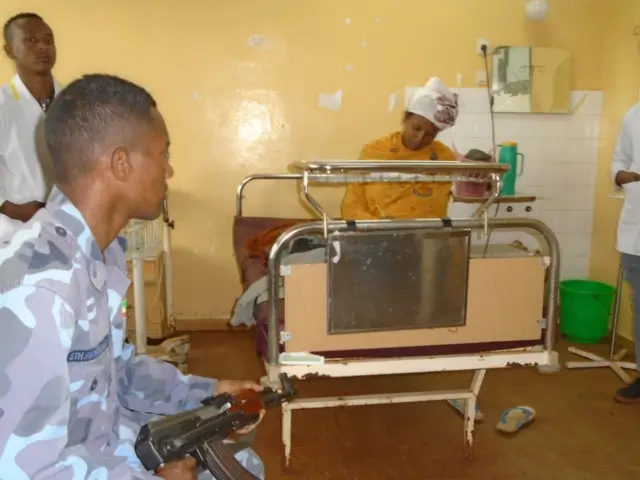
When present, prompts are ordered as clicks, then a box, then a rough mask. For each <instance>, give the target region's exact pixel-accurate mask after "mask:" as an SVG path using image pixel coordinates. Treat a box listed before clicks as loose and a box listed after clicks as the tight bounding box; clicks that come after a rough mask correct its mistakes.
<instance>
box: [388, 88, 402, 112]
mask: <svg viewBox="0 0 640 480" xmlns="http://www.w3.org/2000/svg"><path fill="white" fill-rule="evenodd" d="M399 94H400V92H393V93H392V94H390V95H389V103H388V106H387V109H388V110H389V112H393V111H394V110H395V109H396V107H397V106H398V95H399Z"/></svg>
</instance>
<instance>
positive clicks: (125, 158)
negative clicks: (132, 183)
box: [111, 147, 132, 182]
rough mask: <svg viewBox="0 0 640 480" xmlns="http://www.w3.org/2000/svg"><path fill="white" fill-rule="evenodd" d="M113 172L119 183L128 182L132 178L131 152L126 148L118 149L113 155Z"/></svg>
mask: <svg viewBox="0 0 640 480" xmlns="http://www.w3.org/2000/svg"><path fill="white" fill-rule="evenodd" d="M111 172H112V173H113V176H114V177H115V179H116V180H118V181H119V182H126V181H127V180H128V178H129V177H130V176H131V172H132V169H131V159H130V156H129V150H127V149H126V148H124V147H118V148H116V149H115V150H114V151H113V153H112V154H111Z"/></svg>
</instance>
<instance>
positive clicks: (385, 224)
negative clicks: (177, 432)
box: [267, 218, 560, 365]
mask: <svg viewBox="0 0 640 480" xmlns="http://www.w3.org/2000/svg"><path fill="white" fill-rule="evenodd" d="M487 224H488V226H489V227H490V228H520V229H525V228H530V229H532V230H536V231H537V232H538V233H540V234H541V235H542V236H543V237H544V239H545V240H546V242H547V245H548V247H549V256H550V260H551V262H550V265H549V282H548V287H547V312H546V317H547V326H546V330H545V338H544V346H545V349H546V350H547V351H551V350H553V346H554V344H555V328H556V322H555V318H556V301H557V298H556V296H557V292H558V279H559V277H560V245H559V243H558V239H557V237H556V236H555V234H554V233H553V231H552V230H551V229H550V228H549V227H548V226H547V225H546V224H544V223H542V222H541V221H539V220H534V219H530V218H491V219H489V220H487ZM484 226H485V222H484V220H483V219H478V218H469V219H467V218H465V219H451V228H452V229H455V230H466V229H472V230H480V229H483V228H484ZM354 228H355V229H357V230H363V231H377V232H380V231H387V230H397V229H406V230H443V229H445V226H444V223H443V222H442V220H441V219H439V218H431V219H420V220H365V221H361V222H356V225H355V227H354V226H353V225H351V224H347V222H346V221H343V220H332V221H329V222H326V223H325V222H318V221H316V222H309V223H303V224H300V225H294V226H293V227H291V228H289V229H288V230H286V231H285V232H284V233H282V234H281V235H280V236H279V237H278V239H277V240H276V241H275V243H274V244H273V246H272V247H271V250H270V251H269V274H268V277H267V285H268V289H267V291H268V295H269V299H268V301H269V323H268V339H269V348H268V361H269V364H270V365H277V363H278V357H279V354H280V349H279V344H280V340H279V335H280V332H279V325H278V315H277V311H276V305H277V300H278V277H279V276H280V259H281V257H282V252H283V251H284V247H285V246H287V245H288V244H289V242H291V240H293V239H294V238H296V237H300V236H304V235H311V234H316V235H323V234H324V232H325V229H326V231H327V232H330V233H333V232H340V231H345V230H351V231H352V230H353V229H354Z"/></svg>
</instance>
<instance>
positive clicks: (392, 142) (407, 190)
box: [342, 77, 458, 220]
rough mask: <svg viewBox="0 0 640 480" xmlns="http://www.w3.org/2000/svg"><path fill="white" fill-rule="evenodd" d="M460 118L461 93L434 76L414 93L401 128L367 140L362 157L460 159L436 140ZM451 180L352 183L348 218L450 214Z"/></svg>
mask: <svg viewBox="0 0 640 480" xmlns="http://www.w3.org/2000/svg"><path fill="white" fill-rule="evenodd" d="M457 118H458V96H457V95H456V94H455V93H453V92H451V91H450V90H449V89H448V88H447V87H446V86H445V85H444V84H443V83H442V82H441V81H440V79H439V78H436V77H434V78H432V79H431V80H429V81H428V82H427V84H426V85H425V86H424V87H423V88H419V89H418V90H416V91H415V92H414V94H413V95H412V96H411V99H410V100H409V102H408V105H407V110H406V112H405V114H404V119H403V121H402V131H400V132H394V133H392V134H391V135H387V136H385V137H382V138H380V139H378V140H374V141H373V142H371V143H369V144H367V145H366V146H365V147H364V148H363V149H362V152H361V153H360V160H390V161H393V160H455V155H454V153H453V151H452V150H451V149H450V148H449V147H447V146H446V145H444V144H443V143H441V142H439V141H437V140H436V137H437V135H438V133H440V132H441V131H442V130H445V129H447V128H450V127H452V126H453V125H454V124H455V121H456V119H457ZM450 192H451V184H450V183H424V182H422V183H364V184H351V185H349V186H348V188H347V193H346V195H345V197H344V199H343V202H342V217H343V218H345V219H349V220H374V219H383V218H438V217H445V216H446V215H447V208H448V205H449V196H450Z"/></svg>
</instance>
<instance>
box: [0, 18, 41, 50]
mask: <svg viewBox="0 0 640 480" xmlns="http://www.w3.org/2000/svg"><path fill="white" fill-rule="evenodd" d="M18 20H40V21H41V22H44V19H43V18H42V17H41V16H40V15H38V14H37V13H32V12H24V13H18V14H17V15H14V16H13V17H11V18H10V19H9V20H7V21H6V22H5V23H4V27H3V28H2V36H3V38H4V42H5V43H9V41H10V40H11V27H12V26H13V24H14V23H16V22H17V21H18Z"/></svg>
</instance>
